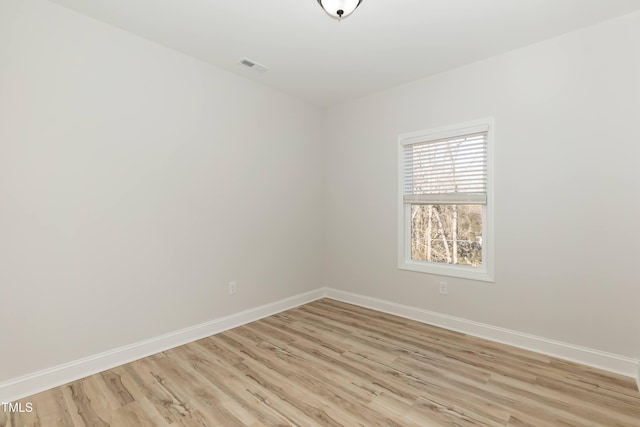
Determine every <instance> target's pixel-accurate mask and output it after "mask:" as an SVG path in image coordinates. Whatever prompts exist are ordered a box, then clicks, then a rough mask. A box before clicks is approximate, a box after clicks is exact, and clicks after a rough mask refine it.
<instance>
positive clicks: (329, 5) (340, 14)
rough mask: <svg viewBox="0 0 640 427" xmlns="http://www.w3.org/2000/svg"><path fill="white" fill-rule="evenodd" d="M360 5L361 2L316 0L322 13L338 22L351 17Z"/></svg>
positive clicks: (353, 0) (352, 0)
mask: <svg viewBox="0 0 640 427" xmlns="http://www.w3.org/2000/svg"><path fill="white" fill-rule="evenodd" d="M360 3H362V0H318V4H319V5H320V6H321V7H322V8H323V9H324V11H325V12H327V13H328V14H329V16H330V17H332V18H335V19H337V20H338V21H339V20H341V19H342V18H346V17H347V16H349V15H351V14H352V13H353V11H354V10H356V8H357V7H358V6H360Z"/></svg>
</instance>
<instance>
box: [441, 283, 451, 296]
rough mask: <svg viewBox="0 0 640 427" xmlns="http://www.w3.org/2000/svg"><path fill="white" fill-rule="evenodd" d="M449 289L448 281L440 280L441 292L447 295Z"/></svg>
mask: <svg viewBox="0 0 640 427" xmlns="http://www.w3.org/2000/svg"><path fill="white" fill-rule="evenodd" d="M448 292H449V290H448V289H447V282H440V294H442V295H447V293H448Z"/></svg>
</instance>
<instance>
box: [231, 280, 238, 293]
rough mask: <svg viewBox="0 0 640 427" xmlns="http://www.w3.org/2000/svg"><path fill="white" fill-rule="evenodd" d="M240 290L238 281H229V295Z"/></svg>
mask: <svg viewBox="0 0 640 427" xmlns="http://www.w3.org/2000/svg"><path fill="white" fill-rule="evenodd" d="M236 292H238V285H237V284H236V282H229V295H233V294H235V293H236Z"/></svg>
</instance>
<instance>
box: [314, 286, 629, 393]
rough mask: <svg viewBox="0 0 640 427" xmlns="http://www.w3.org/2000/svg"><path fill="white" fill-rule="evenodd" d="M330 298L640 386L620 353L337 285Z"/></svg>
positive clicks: (328, 294)
mask: <svg viewBox="0 0 640 427" xmlns="http://www.w3.org/2000/svg"><path fill="white" fill-rule="evenodd" d="M325 295H326V297H327V298H332V299H335V300H338V301H343V302H346V303H349V304H354V305H358V306H361V307H365V308H371V309H374V310H378V311H382V312H384V313H389V314H394V315H396V316H400V317H404V318H407V319H411V320H416V321H418V322H422V323H427V324H430V325H434V326H440V327H442V328H445V329H450V330H452V331H457V332H461V333H464V334H467V335H473V336H475V337H479V338H486V339H489V340H491V341H496V342H500V343H503V344H507V345H511V346H514V347H519V348H523V349H526V350H531V351H535V352H538V353H542V354H546V355H548V356H554V357H557V358H559V359H564V360H568V361H571V362H576V363H581V364H583V365H587V366H592V367H594V368H599V369H604V370H605V371H609V372H613V373H617V374H621V375H624V376H627V377H631V378H636V380H637V381H638V387H639V388H640V361H639V360H638V359H632V358H629V357H625V356H620V355H617V354H612V353H606V352H603V351H599V350H595V349H591V348H587V347H580V346H577V345H573V344H568V343H564V342H560V341H555V340H551V339H547V338H543V337H538V336H535V335H530V334H526V333H522V332H518V331H512V330H509V329H505V328H500V327H496V326H491V325H487V324H484V323H479V322H474V321H471V320H466V319H462V318H459V317H454V316H449V315H446V314H441V313H436V312H433V311H428V310H423V309H420V308H415V307H410V306H406V305H402V304H396V303H394V302H389V301H385V300H381V299H377V298H371V297H367V296H364V295H358V294H353V293H350V292H344V291H339V290H336V289H331V288H325Z"/></svg>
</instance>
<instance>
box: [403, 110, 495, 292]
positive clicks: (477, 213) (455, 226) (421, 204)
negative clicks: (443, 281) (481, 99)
mask: <svg viewBox="0 0 640 427" xmlns="http://www.w3.org/2000/svg"><path fill="white" fill-rule="evenodd" d="M492 138H493V121H492V120H489V119H487V120H481V121H476V122H470V123H463V124H460V125H457V126H451V127H446V128H440V129H433V130H428V131H423V132H417V133H412V134H405V135H400V138H399V155H398V158H399V196H400V197H399V211H398V223H399V226H398V268H401V269H405V270H413V271H421V272H426V273H433V274H440V275H445V276H454V277H463V278H468V279H477V280H484V281H493V209H492V206H493V195H492V191H491V190H492V178H493V176H492V175H493V174H492V170H491V168H492V162H491V159H492V155H493V153H492Z"/></svg>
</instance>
